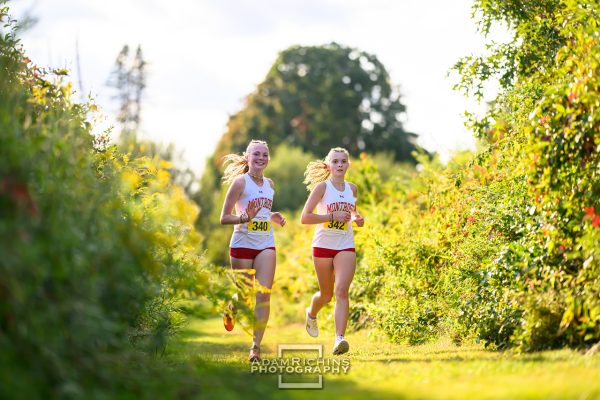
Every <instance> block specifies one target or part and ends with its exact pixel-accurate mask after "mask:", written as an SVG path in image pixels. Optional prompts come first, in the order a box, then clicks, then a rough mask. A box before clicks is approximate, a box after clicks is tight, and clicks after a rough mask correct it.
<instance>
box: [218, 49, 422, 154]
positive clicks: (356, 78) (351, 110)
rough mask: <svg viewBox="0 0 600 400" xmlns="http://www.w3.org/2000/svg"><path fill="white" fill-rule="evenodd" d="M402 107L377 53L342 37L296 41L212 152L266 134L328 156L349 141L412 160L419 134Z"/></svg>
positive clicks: (357, 148) (351, 146)
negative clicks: (304, 43)
mask: <svg viewBox="0 0 600 400" xmlns="http://www.w3.org/2000/svg"><path fill="white" fill-rule="evenodd" d="M405 111H406V107H405V106H404V105H403V104H402V103H401V102H400V92H399V90H398V88H396V87H393V86H392V85H391V83H390V79H389V75H388V73H387V71H386V69H385V67H384V66H383V64H381V62H380V61H379V60H378V59H377V57H376V56H374V55H372V54H368V53H366V52H364V51H360V50H357V49H353V48H349V47H345V46H342V45H339V44H337V43H331V44H327V45H324V46H309V47H304V46H293V47H290V48H288V49H286V50H284V51H282V52H281V53H280V54H279V56H278V57H277V60H276V61H275V63H274V64H273V66H272V67H271V69H270V70H269V72H268V73H267V76H266V78H265V80H264V82H262V83H261V84H260V85H258V88H257V89H256V91H255V92H253V93H252V94H251V95H249V96H248V97H247V99H246V107H245V108H244V109H243V110H242V111H240V112H238V113H237V114H235V115H233V116H232V117H231V118H230V120H229V124H228V127H227V131H226V132H225V134H224V135H223V137H222V139H221V141H220V143H219V144H218V146H217V150H216V153H215V155H216V156H217V157H216V158H217V159H219V158H220V157H221V156H222V155H224V154H227V153H229V152H231V151H241V150H243V149H244V147H245V145H246V143H247V142H248V141H249V140H250V139H252V138H261V139H264V140H266V141H267V142H269V144H270V145H277V144H280V143H287V144H290V145H293V146H297V147H300V148H301V149H302V150H304V151H308V152H311V153H314V154H317V155H321V154H322V155H323V156H324V155H325V154H326V153H327V151H328V150H329V149H330V148H332V147H336V146H344V147H346V148H347V149H348V150H349V151H350V153H351V154H353V155H355V156H356V155H358V153H359V152H361V151H367V152H377V151H383V150H385V151H392V152H393V153H394V155H395V158H396V160H410V161H414V160H413V157H412V154H411V153H412V151H413V150H415V148H416V146H415V144H414V140H415V138H416V135H415V134H413V133H410V132H407V131H406V130H405V129H404V127H403V126H402V118H403V115H404V113H405Z"/></svg>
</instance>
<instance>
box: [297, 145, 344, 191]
mask: <svg viewBox="0 0 600 400" xmlns="http://www.w3.org/2000/svg"><path fill="white" fill-rule="evenodd" d="M337 152H339V153H344V154H346V157H348V162H350V154H349V153H348V150H346V149H344V148H342V147H334V148H333V149H331V150H329V153H327V157H325V160H316V161H311V162H310V163H308V166H307V167H306V171H304V182H303V183H304V184H305V185H306V188H307V189H308V191H309V192H310V191H312V190H313V189H314V188H315V187H316V186H317V185H318V184H319V183H321V182H325V181H326V180H327V179H329V177H330V176H331V171H330V170H329V165H328V164H327V163H328V162H329V161H330V159H331V155H332V154H333V153H337Z"/></svg>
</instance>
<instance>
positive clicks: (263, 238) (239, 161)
mask: <svg viewBox="0 0 600 400" xmlns="http://www.w3.org/2000/svg"><path fill="white" fill-rule="evenodd" d="M269 158H270V156H269V147H268V145H267V143H266V142H263V141H262V140H252V141H250V143H249V144H248V147H246V151H245V152H244V153H243V155H239V154H228V155H226V156H225V157H224V162H223V165H224V166H225V172H224V175H223V183H225V184H229V189H228V190H227V194H226V196H225V200H224V202H223V208H222V210H221V224H223V225H233V233H232V235H231V240H230V242H229V257H230V258H229V259H230V262H231V268H232V270H233V272H235V274H234V276H236V275H237V276H239V277H243V279H241V281H238V280H237V279H236V285H238V286H240V291H241V294H242V297H244V296H248V295H249V294H252V293H253V292H255V293H254V295H255V302H254V304H255V307H254V329H253V342H252V347H251V348H250V354H249V356H248V360H249V361H257V360H260V344H261V341H262V338H263V336H264V333H265V329H266V327H267V322H268V320H269V312H270V301H271V287H272V286H273V280H274V276H275V264H276V257H275V237H274V233H273V226H272V223H275V224H278V225H280V226H284V225H285V218H284V217H283V215H282V214H281V213H279V212H272V211H271V207H272V205H273V196H274V194H275V190H274V186H273V181H272V180H271V179H269V178H267V177H266V176H265V175H264V171H265V169H266V168H267V166H268V165H269ZM244 283H248V284H249V286H250V287H253V288H254V289H255V291H250V290H247V289H249V288H244V287H243V286H244ZM236 295H237V293H236ZM244 300H245V301H246V302H247V303H252V301H251V300H250V299H244ZM239 301H240V299H239V297H237V296H236V297H233V298H232V299H231V301H230V302H229V304H228V305H227V307H226V308H225V309H224V310H223V311H224V313H223V326H224V327H225V329H226V330H227V331H231V330H232V329H233V328H234V326H235V310H236V308H237V307H238V306H239Z"/></svg>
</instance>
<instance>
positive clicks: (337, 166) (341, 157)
mask: <svg viewBox="0 0 600 400" xmlns="http://www.w3.org/2000/svg"><path fill="white" fill-rule="evenodd" d="M326 162H327V166H328V167H329V171H330V172H331V176H332V177H334V178H340V179H343V178H344V176H345V175H346V171H347V170H348V167H349V166H350V160H349V157H348V154H347V153H346V152H345V151H341V150H340V151H338V150H332V151H330V152H329V154H328V155H327V160H326Z"/></svg>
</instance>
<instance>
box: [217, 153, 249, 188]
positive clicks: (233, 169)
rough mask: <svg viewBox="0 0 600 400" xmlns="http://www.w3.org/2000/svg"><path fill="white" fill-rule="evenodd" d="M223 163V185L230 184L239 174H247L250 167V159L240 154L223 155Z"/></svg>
mask: <svg viewBox="0 0 600 400" xmlns="http://www.w3.org/2000/svg"><path fill="white" fill-rule="evenodd" d="M223 165H224V166H225V165H226V167H225V172H224V173H223V178H221V179H222V180H223V185H229V184H231V182H233V180H234V179H235V178H236V177H237V176H238V175H242V174H245V173H246V172H248V170H249V169H250V168H249V167H248V161H247V160H246V158H244V157H243V156H240V155H239V154H227V155H226V156H225V157H223Z"/></svg>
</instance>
